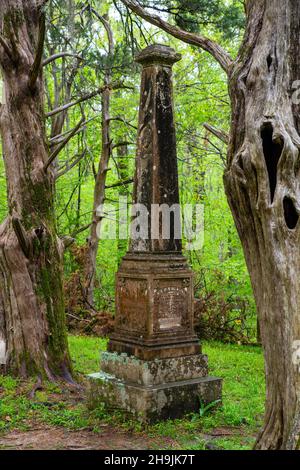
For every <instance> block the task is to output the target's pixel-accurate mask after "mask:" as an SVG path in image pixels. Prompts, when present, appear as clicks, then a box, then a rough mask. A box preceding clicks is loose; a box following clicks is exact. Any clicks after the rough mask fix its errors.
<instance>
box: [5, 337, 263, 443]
mask: <svg viewBox="0 0 300 470" xmlns="http://www.w3.org/2000/svg"><path fill="white" fill-rule="evenodd" d="M69 342H70V350H71V354H72V358H73V362H74V370H75V371H76V373H77V374H78V377H79V378H80V382H81V384H82V387H81V388H80V389H78V388H74V387H72V386H68V387H66V386H65V385H61V386H60V385H53V384H43V387H42V389H41V390H38V391H36V392H35V394H34V397H32V396H31V392H32V390H33V388H34V383H33V382H30V381H20V380H17V379H15V378H12V377H10V376H0V449H20V450H23V449H69V450H79V449H83V450H92V449H106V450H116V449H122V450H125V449H128V450H129V449H153V450H155V449H156V450H163V449H174V450H175V449H184V450H198V449H199V450H204V449H227V450H229V449H235V450H239V449H241V450H246V449H251V447H252V446H253V443H254V441H255V435H256V434H257V432H258V430H259V427H260V425H261V422H262V417H263V411H264V393H265V391H264V374H263V358H262V353H261V349H260V348H259V347H255V346H239V345H224V344H221V343H217V342H209V343H208V342H205V343H204V344H203V351H204V352H205V353H206V354H208V356H209V364H210V373H211V374H212V375H217V376H220V377H223V379H224V388H223V404H222V407H221V408H218V409H216V410H205V408H204V409H203V408H200V409H199V413H195V414H192V415H188V416H186V417H185V418H184V419H181V420H169V421H166V422H161V423H158V424H155V425H152V426H150V425H149V426H143V425H141V424H140V423H138V422H136V421H134V420H130V419H129V418H128V416H125V415H122V414H121V413H114V414H112V412H111V411H110V412H108V411H107V410H105V409H102V408H101V409H96V410H93V411H90V410H88V409H87V408H86V405H85V393H86V379H85V375H86V374H88V373H91V372H96V371H97V370H98V369H99V351H101V350H102V351H103V350H105V349H106V340H105V339H101V338H91V337H78V336H77V337H75V336H71V337H70V339H69Z"/></svg>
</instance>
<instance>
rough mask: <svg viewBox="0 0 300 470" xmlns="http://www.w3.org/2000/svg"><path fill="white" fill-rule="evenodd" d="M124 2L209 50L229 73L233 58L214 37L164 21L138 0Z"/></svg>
mask: <svg viewBox="0 0 300 470" xmlns="http://www.w3.org/2000/svg"><path fill="white" fill-rule="evenodd" d="M121 1H122V3H123V4H124V5H125V6H126V7H127V8H129V9H130V10H131V11H133V12H134V13H136V14H137V15H138V16H140V17H141V18H143V19H144V20H146V21H148V23H151V24H153V25H154V26H158V27H159V28H161V29H162V30H163V31H165V32H166V33H168V34H171V35H172V36H174V37H175V38H177V39H180V40H181V41H183V42H186V43H187V44H192V45H193V46H197V47H200V48H201V49H203V50H204V51H207V52H209V53H210V54H211V55H212V56H213V57H214V58H215V59H216V60H217V62H218V63H219V64H220V65H221V67H222V69H223V70H225V72H226V73H227V74H228V73H229V69H230V66H231V65H232V62H233V61H232V58H231V57H230V55H229V54H228V52H226V51H225V50H224V49H223V48H222V47H221V46H220V45H219V44H218V43H216V42H215V41H213V40H212V39H209V38H206V37H204V36H201V35H200V34H195V33H189V32H187V31H184V30H183V29H180V28H178V27H177V26H173V25H171V24H170V23H168V22H167V21H164V20H163V19H161V18H160V17H159V16H157V15H153V14H151V13H149V12H147V11H146V10H145V9H144V8H143V7H141V5H139V3H138V2H137V1H136V0H121Z"/></svg>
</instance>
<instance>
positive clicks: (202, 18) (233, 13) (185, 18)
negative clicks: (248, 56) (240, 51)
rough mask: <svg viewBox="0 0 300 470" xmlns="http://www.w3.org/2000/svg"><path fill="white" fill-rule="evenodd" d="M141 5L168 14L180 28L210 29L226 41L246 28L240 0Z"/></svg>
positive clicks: (167, 1) (164, 0) (171, 0)
mask: <svg viewBox="0 0 300 470" xmlns="http://www.w3.org/2000/svg"><path fill="white" fill-rule="evenodd" d="M141 3H142V4H144V5H147V6H150V7H151V8H153V9H156V10H159V11H165V12H168V13H169V14H170V15H171V16H172V17H174V20H175V23H176V24H177V25H178V26H179V27H180V28H182V29H185V30H187V31H190V32H199V31H203V29H204V30H205V28H209V29H210V30H211V29H212V30H215V31H220V32H221V34H222V36H223V37H224V38H226V39H232V38H234V37H237V36H238V35H239V34H240V31H241V30H242V29H243V27H244V22H245V17H244V11H243V7H242V5H241V2H239V1H238V0H232V1H230V2H225V1H223V0H160V1H159V2H153V1H150V0H149V1H143V2H141Z"/></svg>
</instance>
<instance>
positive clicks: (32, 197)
mask: <svg viewBox="0 0 300 470" xmlns="http://www.w3.org/2000/svg"><path fill="white" fill-rule="evenodd" d="M44 3H45V2H43V1H41V0H2V1H1V4H0V30H1V37H0V63H1V69H2V76H3V81H4V89H5V104H4V105H3V106H2V108H1V116H0V120H1V135H2V144H3V156H4V163H5V170H6V178H7V186H8V207H9V215H8V217H7V219H6V220H5V221H4V223H3V224H2V225H1V226H0V316H1V318H0V325H2V327H1V330H2V336H4V341H5V349H6V368H7V369H8V370H10V371H13V372H15V373H17V374H19V375H22V376H28V375H35V374H41V375H47V376H48V377H49V378H50V379H53V378H55V377H65V378H67V379H70V378H71V376H70V371H71V365H70V358H69V352H68V344H67V336H66V327H65V311H64V298H63V287H62V286H63V282H62V254H63V247H62V244H61V242H60V240H59V239H58V237H57V234H56V226H55V216H54V181H53V175H52V173H51V170H50V169H48V170H47V171H45V164H46V162H47V160H48V158H49V151H48V146H47V141H46V135H45V125H44V112H43V107H44V86H43V79H42V67H41V58H42V51H43V40H44V22H45V18H44V13H43V12H42V10H41V6H42V4H44ZM1 306H2V307H1Z"/></svg>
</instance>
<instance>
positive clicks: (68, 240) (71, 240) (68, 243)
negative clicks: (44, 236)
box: [61, 235, 75, 250]
mask: <svg viewBox="0 0 300 470" xmlns="http://www.w3.org/2000/svg"><path fill="white" fill-rule="evenodd" d="M61 241H62V243H63V247H64V250H66V249H67V248H69V247H70V246H71V245H73V243H74V242H75V238H72V237H69V236H67V235H66V236H64V237H61Z"/></svg>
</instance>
